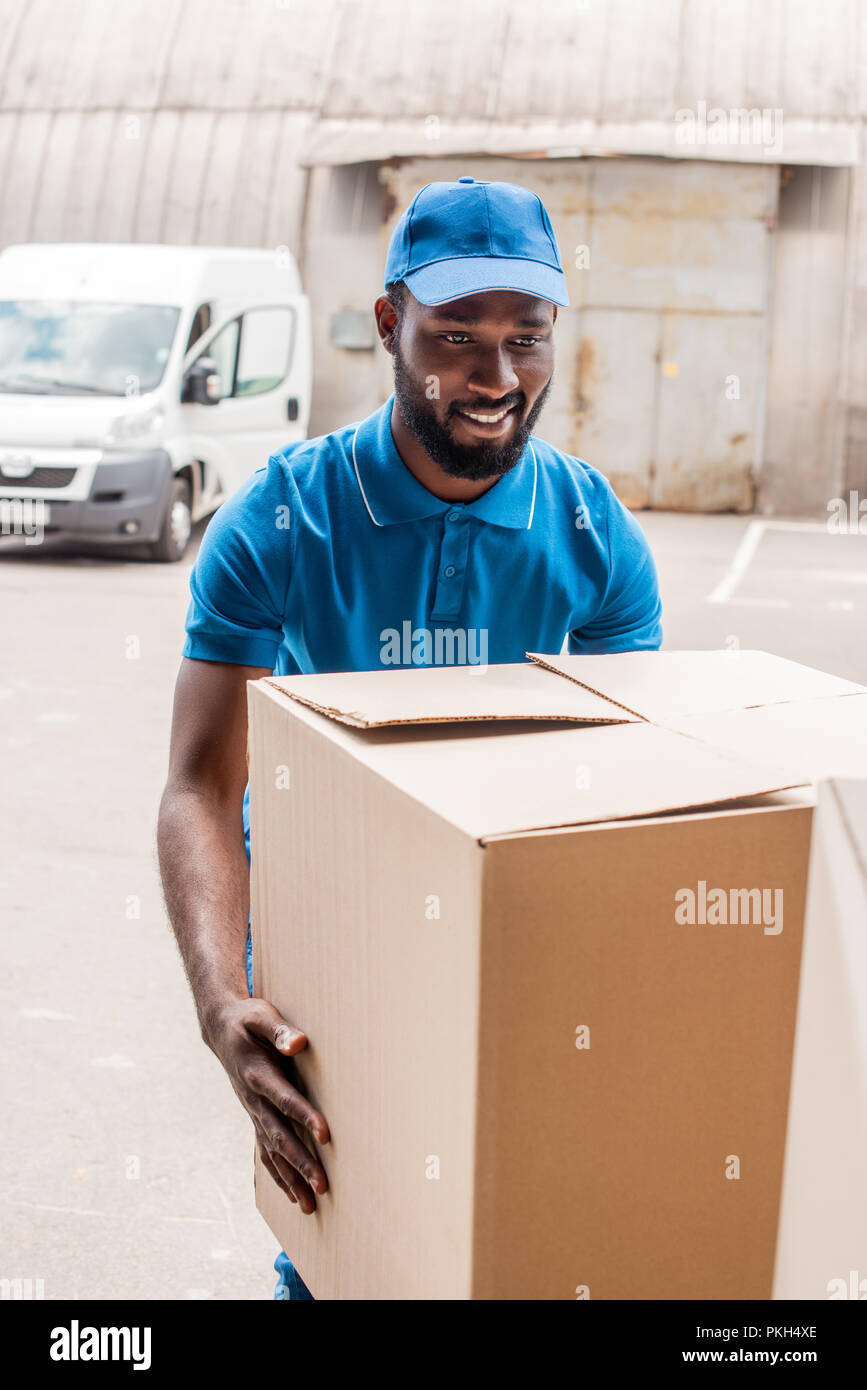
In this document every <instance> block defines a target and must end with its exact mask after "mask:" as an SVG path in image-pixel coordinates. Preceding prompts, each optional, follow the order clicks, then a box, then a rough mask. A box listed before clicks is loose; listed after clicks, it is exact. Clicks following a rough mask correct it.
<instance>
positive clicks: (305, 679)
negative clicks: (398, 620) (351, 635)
mask: <svg viewBox="0 0 867 1390" xmlns="http://www.w3.org/2000/svg"><path fill="white" fill-rule="evenodd" d="M266 680H267V681H268V682H269V684H271V685H272V686H274V687H275V689H277V690H281V691H283V692H284V693H285V694H286V695H288V696H290V697H291V699H293V700H297V701H298V702H299V703H300V704H302V705H308V706H309V707H310V708H311V709H314V710H316V711H317V712H318V713H320V714H325V715H327V716H328V718H329V719H336V720H339V721H340V723H341V724H349V725H351V726H352V727H353V728H355V729H377V728H382V727H384V726H387V725H391V724H438V723H444V722H450V721H463V720H478V719H568V720H574V721H576V722H578V723H599V722H604V723H609V724H622V723H634V722H636V720H637V716H635V715H632V714H630V713H628V712H627V711H626V710H623V709H620V708H618V707H617V706H616V705H614V704H612V702H611V701H610V700H606V699H605V697H604V696H602V695H599V694H598V693H597V692H596V691H593V690H589V689H585V688H584V687H582V686H579V685H576V684H575V683H574V682H572V681H569V682H566V681H564V680H562V679H561V678H560V676H558V675H557V674H556V672H552V671H546V670H544V669H543V668H542V666H541V665H538V664H533V663H532V662H515V663H514V664H512V665H502V666H418V667H409V668H391V669H384V670H381V671H336V672H322V673H317V674H315V675H308V676H269V677H266Z"/></svg>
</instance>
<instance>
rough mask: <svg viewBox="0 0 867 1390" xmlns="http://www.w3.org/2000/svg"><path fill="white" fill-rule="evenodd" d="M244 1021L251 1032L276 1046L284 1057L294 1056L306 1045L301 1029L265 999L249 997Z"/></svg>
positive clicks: (305, 1038)
mask: <svg viewBox="0 0 867 1390" xmlns="http://www.w3.org/2000/svg"><path fill="white" fill-rule="evenodd" d="M245 1021H246V1024H247V1028H248V1029H249V1031H250V1032H251V1033H253V1034H255V1036H256V1037H257V1038H261V1039H262V1041H263V1042H269V1043H270V1044H271V1046H272V1047H276V1049H277V1051H278V1052H280V1053H281V1054H282V1055H283V1056H284V1057H294V1056H295V1054H296V1052H301V1051H303V1049H304V1048H305V1047H306V1046H307V1037H306V1035H305V1034H304V1033H302V1032H301V1029H300V1028H296V1027H295V1025H294V1023H289V1022H288V1021H287V1019H285V1018H284V1017H283V1015H282V1014H280V1013H278V1012H277V1010H276V1009H275V1008H274V1005H273V1004H269V1003H268V1000H267V999H251V1000H250V1008H249V1009H248V1010H247V1014H246V1020H245Z"/></svg>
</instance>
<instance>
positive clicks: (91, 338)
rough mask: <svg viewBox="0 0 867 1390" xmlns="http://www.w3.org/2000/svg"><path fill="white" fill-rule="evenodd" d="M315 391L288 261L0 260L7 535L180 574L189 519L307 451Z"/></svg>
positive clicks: (114, 252) (225, 252)
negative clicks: (124, 553)
mask: <svg viewBox="0 0 867 1390" xmlns="http://www.w3.org/2000/svg"><path fill="white" fill-rule="evenodd" d="M311 387H312V343H311V333H310V311H309V304H308V301H307V298H306V296H305V295H304V294H303V293H302V287H301V280H300V276H299V274H298V267H297V265H296V264H295V261H294V259H293V257H292V256H291V254H290V253H289V251H288V249H287V248H285V247H278V248H277V249H276V250H273V251H261V250H253V249H250V250H248V249H245V248H237V247H231V246H225V247H224V246H216V247H215V246H154V245H135V244H129V245H115V244H99V243H89V244H85V243H65V244H55V245H51V244H45V243H43V244H30V245H21V246H9V247H7V248H6V250H5V251H3V252H2V253H0V522H2V526H0V534H3V535H6V534H9V533H10V530H15V529H17V527H16V525H15V523H16V519H17V522H19V523H20V522H22V521H23V519H25V518H27V517H29V518H30V520H31V525H33V524H36V522H34V518H35V519H36V521H37V522H38V525H39V526H40V529H42V528H44V530H45V531H48V532H56V533H58V534H64V535H74V536H77V537H80V538H81V539H83V540H87V541H111V542H119V541H120V542H123V541H127V542H137V543H140V542H142V541H146V542H148V543H149V547H150V553H151V554H152V556H153V557H154V558H155V559H158V560H179V559H180V558H181V556H182V555H183V553H184V550H185V549H186V545H187V541H188V540H189V535H190V529H191V526H192V525H193V523H194V522H196V521H198V520H199V519H200V518H201V517H203V516H206V515H207V514H208V513H209V512H212V511H213V510H214V509H215V508H216V507H217V506H218V505H219V503H220V502H221V501H222V500H223V498H224V497H226V496H228V495H229V494H230V493H231V492H234V491H235V489H236V488H237V487H238V486H239V485H240V484H241V483H242V482H243V481H244V479H245V478H247V477H248V476H249V475H250V473H251V472H253V471H254V470H255V469H257V468H260V467H262V465H263V464H265V463H266V462H267V460H268V456H269V455H270V454H272V453H276V452H277V451H278V450H280V449H282V448H284V447H285V446H286V445H287V444H289V443H292V442H293V441H295V440H299V439H304V438H305V437H306V434H307V425H308V420H309V415H310V393H311ZM31 533H32V532H28V534H31ZM40 538H41V537H40Z"/></svg>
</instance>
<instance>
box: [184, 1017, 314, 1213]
mask: <svg viewBox="0 0 867 1390" xmlns="http://www.w3.org/2000/svg"><path fill="white" fill-rule="evenodd" d="M202 1036H203V1037H204V1039H205V1042H206V1043H207V1044H208V1046H209V1047H210V1048H211V1050H212V1052H214V1054H215V1055H216V1056H217V1057H218V1058H219V1060H220V1062H222V1064H223V1066H224V1068H225V1070H226V1072H227V1074H228V1077H229V1080H230V1081H231V1083H232V1086H233V1087H234V1089H235V1094H236V1095H237V1097H238V1099H239V1100H240V1102H241V1104H242V1105H243V1107H244V1109H245V1110H246V1111H247V1114H248V1115H249V1116H250V1119H251V1120H252V1121H253V1127H254V1129H255V1131H256V1139H257V1143H258V1148H259V1157H260V1158H261V1160H262V1162H263V1164H264V1165H265V1168H266V1169H267V1170H268V1172H269V1173H270V1174H271V1177H272V1178H273V1179H274V1181H275V1182H276V1183H277V1184H278V1186H279V1187H281V1188H282V1189H283V1191H284V1192H285V1193H286V1194H287V1195H288V1196H289V1197H290V1198H291V1200H292V1201H293V1202H297V1204H298V1206H299V1207H300V1208H301V1210H302V1211H303V1212H305V1213H307V1214H308V1215H309V1214H310V1213H311V1212H313V1211H315V1210H316V1198H315V1196H314V1192H319V1193H322V1192H326V1191H327V1190H328V1178H327V1177H326V1174H325V1169H324V1168H323V1167H322V1164H321V1163H319V1162H318V1160H317V1159H316V1158H315V1157H314V1156H313V1155H312V1154H311V1152H310V1150H309V1148H308V1147H307V1145H306V1144H305V1143H302V1141H301V1139H300V1138H299V1137H298V1135H297V1133H296V1132H295V1130H294V1129H293V1127H292V1121H295V1123H296V1124H297V1125H299V1126H300V1127H301V1129H303V1130H306V1131H307V1132H308V1133H309V1134H310V1135H311V1136H312V1138H313V1139H315V1140H316V1141H317V1143H319V1144H326V1143H327V1142H328V1138H329V1135H328V1125H327V1124H326V1122H325V1116H324V1115H321V1114H320V1113H319V1111H318V1110H315V1109H314V1107H313V1106H312V1105H311V1104H310V1102H309V1100H307V1098H306V1096H303V1095H302V1094H301V1092H300V1091H299V1090H297V1089H296V1088H295V1087H294V1086H292V1085H290V1083H289V1081H288V1080H287V1079H286V1070H285V1068H286V1064H285V1062H284V1061H283V1058H287V1057H294V1056H295V1054H296V1053H297V1052H301V1050H302V1049H303V1048H305V1047H306V1046H307V1039H306V1037H305V1036H304V1034H303V1033H302V1032H300V1031H299V1030H298V1029H297V1028H295V1027H294V1026H293V1024H291V1023H287V1021H286V1019H285V1018H282V1017H281V1016H280V1014H279V1013H278V1012H277V1010H276V1009H275V1008H274V1006H273V1004H269V1003H268V1001H267V1000H266V999H239V1000H237V1001H236V1002H234V1003H233V1004H229V1005H224V1006H223V1007H222V1009H221V1010H220V1012H219V1014H218V1015H217V1018H216V1019H215V1020H214V1021H213V1022H212V1023H210V1024H208V1025H207V1026H206V1027H205V1028H203V1030H202Z"/></svg>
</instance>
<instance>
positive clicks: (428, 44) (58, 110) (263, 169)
mask: <svg viewBox="0 0 867 1390" xmlns="http://www.w3.org/2000/svg"><path fill="white" fill-rule="evenodd" d="M860 53H867V5H864V4H859V0H762V3H760V4H756V3H755V0H727V3H726V4H725V5H724V6H721V5H719V4H718V3H717V0H654V3H646V4H645V3H635V0H604V3H603V0H532V3H530V4H527V3H526V0H437V3H436V4H431V3H430V2H429V0H317V3H316V4H311V3H310V0H124V4H123V6H120V7H119V6H118V5H117V4H116V3H114V0H78V2H77V3H76V4H75V5H74V6H73V5H68V4H66V3H63V0H0V245H2V244H6V243H9V242H11V241H26V240H47V239H53V240H60V239H64V240H87V239H93V238H100V239H101V238H103V237H104V238H106V239H115V240H133V241H170V242H202V241H223V242H226V243H229V244H235V245H239V244H248V245H249V244H252V245H263V246H267V245H271V246H274V245H281V244H287V245H288V246H289V247H290V248H291V249H292V250H293V251H296V252H297V251H298V250H299V237H300V227H301V221H302V216H303V208H302V199H303V190H304V187H305V175H304V169H303V166H304V165H305V164H316V163H323V164H328V163H347V162H353V161H368V160H384V159H389V158H394V157H409V156H419V155H446V154H457V153H461V154H464V153H466V154H467V155H470V154H473V153H488V154H498V155H502V154H514V155H523V156H526V157H533V156H538V155H569V156H575V155H578V154H607V153H615V154H618V153H619V154H625V153H633V154H647V155H660V154H662V155H666V154H669V155H680V156H683V155H684V154H686V155H687V156H688V157H692V158H695V157H713V158H722V159H742V160H748V161H750V160H758V161H764V162H774V161H776V162H779V161H780V159H784V160H785V161H787V162H805V163H831V164H848V163H852V162H854V161H855V160H856V159H857V157H858V156H857V149H858V139H859V134H860V125H861V119H860V118H861V114H862V113H864V112H865V111H867V65H863V73H862V65H860V64H859V54H860ZM699 101H703V102H705V103H706V104H707V106H708V107H713V106H714V105H718V106H721V107H723V108H726V109H731V108H732V107H733V106H737V107H742V108H745V109H749V108H754V107H761V108H779V109H780V110H781V111H782V112H783V113H784V116H785V147H784V153H783V154H782V155H781V154H780V153H779V151H776V152H770V153H769V152H768V151H767V150H764V149H762V148H759V147H757V146H756V145H749V144H730V145H727V146H726V145H722V146H719V145H718V146H712V145H705V146H704V147H702V148H698V149H696V148H692V149H688V150H686V151H684V150H683V149H682V148H678V147H677V146H676V144H675V134H674V116H675V113H676V112H677V111H678V110H680V109H683V108H686V109H692V108H694V107H696V105H697V103H698V102H699Z"/></svg>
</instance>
